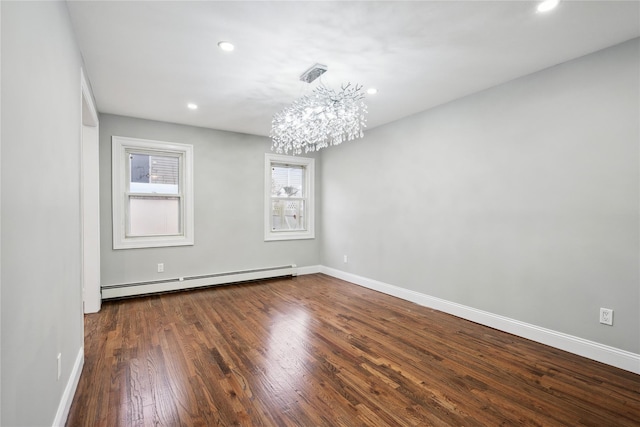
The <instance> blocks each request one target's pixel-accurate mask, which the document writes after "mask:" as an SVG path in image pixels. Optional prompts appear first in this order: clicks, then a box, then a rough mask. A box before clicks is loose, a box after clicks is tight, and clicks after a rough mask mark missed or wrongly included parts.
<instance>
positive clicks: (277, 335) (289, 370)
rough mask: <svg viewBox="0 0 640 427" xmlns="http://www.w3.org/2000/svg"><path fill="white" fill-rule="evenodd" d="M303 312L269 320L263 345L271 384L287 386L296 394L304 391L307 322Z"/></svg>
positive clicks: (306, 369)
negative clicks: (266, 340) (267, 331)
mask: <svg viewBox="0 0 640 427" xmlns="http://www.w3.org/2000/svg"><path fill="white" fill-rule="evenodd" d="M309 320H310V317H309V314H308V313H307V312H306V311H305V310H301V309H297V310H295V311H293V310H292V311H291V312H289V313H287V314H281V315H278V316H277V317H275V318H274V319H273V324H272V325H271V328H270V334H269V342H268V344H267V354H266V356H267V366H266V374H267V377H268V378H269V380H270V381H272V382H273V384H281V385H282V386H287V385H288V386H289V388H293V389H294V390H296V392H297V393H298V394H300V393H301V392H302V391H303V390H304V389H305V388H306V382H305V380H304V379H305V376H306V375H307V374H308V370H309V369H310V368H311V367H310V366H309V365H310V364H309V363H308V352H307V348H306V347H305V343H307V342H308V337H307V334H308V331H309V330H308V323H309Z"/></svg>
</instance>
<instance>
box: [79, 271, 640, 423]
mask: <svg viewBox="0 0 640 427" xmlns="http://www.w3.org/2000/svg"><path fill="white" fill-rule="evenodd" d="M85 323H86V326H85V335H86V340H85V352H86V359H85V366H84V370H83V372H82V376H81V378H80V384H79V386H78V389H77V392H76V395H75V398H74V400H73V404H72V407H71V411H70V414H69V418H68V421H67V426H110V427H111V426H159V425H163V426H349V427H352V426H454V425H455V426H498V425H533V426H556V425H570V426H574V425H586V426H639V425H640V376H638V375H635V374H632V373H629V372H626V371H623V370H620V369H617V368H613V367H610V366H607V365H603V364H600V363H597V362H593V361H590V360H587V359H584V358H581V357H578V356H575V355H572V354H569V353H566V352H563V351H560V350H556V349H553V348H551V347H547V346H544V345H541V344H537V343H534V342H531V341H528V340H525V339H522V338H518V337H515V336H513V335H509V334H506V333H502V332H499V331H496V330H493V329H490V328H487V327H483V326H480V325H477V324H475V323H472V322H468V321H465V320H462V319H459V318H456V317H453V316H450V315H447V314H444V313H441V312H438V311H435V310H431V309H428V308H424V307H421V306H418V305H416V304H413V303H410V302H406V301H403V300H400V299H397V298H393V297H390V296H387V295H384V294H381V293H377V292H375V291H371V290H368V289H365V288H362V287H359V286H356V285H353V284H349V283H347V282H343V281H340V280H338V279H334V278H331V277H328V276H325V275H310V276H301V277H297V278H293V279H276V280H271V281H264V282H258V283H253V284H242V285H232V286H224V287H218V288H209V289H202V290H195V291H188V292H180V293H173V294H165V295H155V296H148V297H141V298H136V299H129V300H121V301H113V302H106V303H104V304H103V307H102V311H101V312H100V313H97V314H91V315H87V316H86V317H85Z"/></svg>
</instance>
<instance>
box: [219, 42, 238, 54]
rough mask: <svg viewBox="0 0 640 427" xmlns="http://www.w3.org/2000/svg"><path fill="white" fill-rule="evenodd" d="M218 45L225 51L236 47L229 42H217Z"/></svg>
mask: <svg viewBox="0 0 640 427" xmlns="http://www.w3.org/2000/svg"><path fill="white" fill-rule="evenodd" d="M218 47H219V48H220V49H222V50H224V51H225V52H231V51H232V50H233V49H235V48H236V47H235V46H234V45H233V43H231V42H225V41H222V42H218Z"/></svg>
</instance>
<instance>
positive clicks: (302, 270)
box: [296, 265, 322, 276]
mask: <svg viewBox="0 0 640 427" xmlns="http://www.w3.org/2000/svg"><path fill="white" fill-rule="evenodd" d="M321 270H322V266H321V265H309V266H306V267H297V268H296V276H304V275H305V274H317V273H320V271H321Z"/></svg>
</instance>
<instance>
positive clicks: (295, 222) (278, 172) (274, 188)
mask: <svg viewBox="0 0 640 427" xmlns="http://www.w3.org/2000/svg"><path fill="white" fill-rule="evenodd" d="M264 169H265V209H264V210H265V218H264V239H265V240H293V239H313V238H314V237H315V231H314V217H313V212H314V207H313V204H314V197H313V191H314V186H313V177H314V160H313V159H310V158H305V157H291V156H281V155H275V154H265V167H264Z"/></svg>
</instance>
